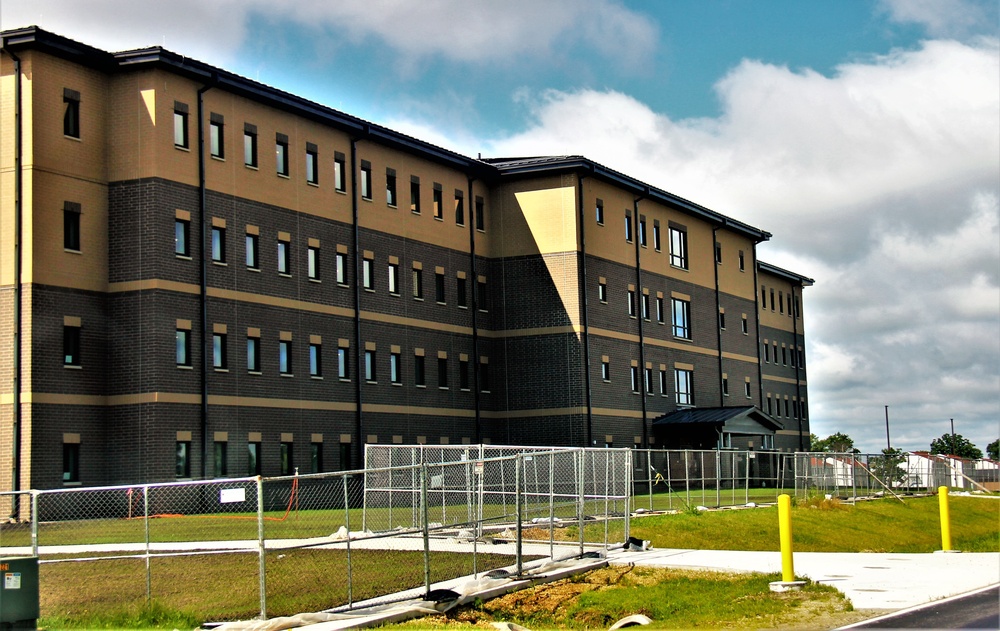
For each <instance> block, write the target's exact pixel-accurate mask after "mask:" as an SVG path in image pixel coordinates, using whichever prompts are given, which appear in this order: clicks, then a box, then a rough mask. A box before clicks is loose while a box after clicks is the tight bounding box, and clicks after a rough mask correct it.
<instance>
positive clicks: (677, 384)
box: [674, 368, 694, 407]
mask: <svg viewBox="0 0 1000 631" xmlns="http://www.w3.org/2000/svg"><path fill="white" fill-rule="evenodd" d="M674 398H675V401H676V403H677V406H678V407H681V406H684V407H693V406H694V371H693V370H688V369H686V368H674Z"/></svg>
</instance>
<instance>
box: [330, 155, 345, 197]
mask: <svg viewBox="0 0 1000 631" xmlns="http://www.w3.org/2000/svg"><path fill="white" fill-rule="evenodd" d="M346 172H347V156H345V155H344V154H342V153H340V152H339V151H335V152H334V154H333V187H334V188H335V189H337V190H338V191H340V192H341V193H343V192H345V191H346V190H347V181H346V179H345V178H344V174H345V173H346Z"/></svg>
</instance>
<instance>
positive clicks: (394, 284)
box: [389, 263, 399, 296]
mask: <svg viewBox="0 0 1000 631" xmlns="http://www.w3.org/2000/svg"><path fill="white" fill-rule="evenodd" d="M389 293H390V294H392V295H393V296H398V295H399V264H398V263H389Z"/></svg>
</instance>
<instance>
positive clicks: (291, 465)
mask: <svg viewBox="0 0 1000 631" xmlns="http://www.w3.org/2000/svg"><path fill="white" fill-rule="evenodd" d="M293 446H294V445H293V443H290V442H282V443H281V444H280V445H279V447H278V458H279V459H280V460H281V463H280V464H281V467H280V470H281V475H292V474H293V473H295V460H294V458H293V457H292V456H293Z"/></svg>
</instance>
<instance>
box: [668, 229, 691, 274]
mask: <svg viewBox="0 0 1000 631" xmlns="http://www.w3.org/2000/svg"><path fill="white" fill-rule="evenodd" d="M669 232H670V264H671V265H673V266H674V267H680V268H681V269H687V268H688V254H687V231H686V230H683V229H680V228H674V227H673V226H670V228H669Z"/></svg>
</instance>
